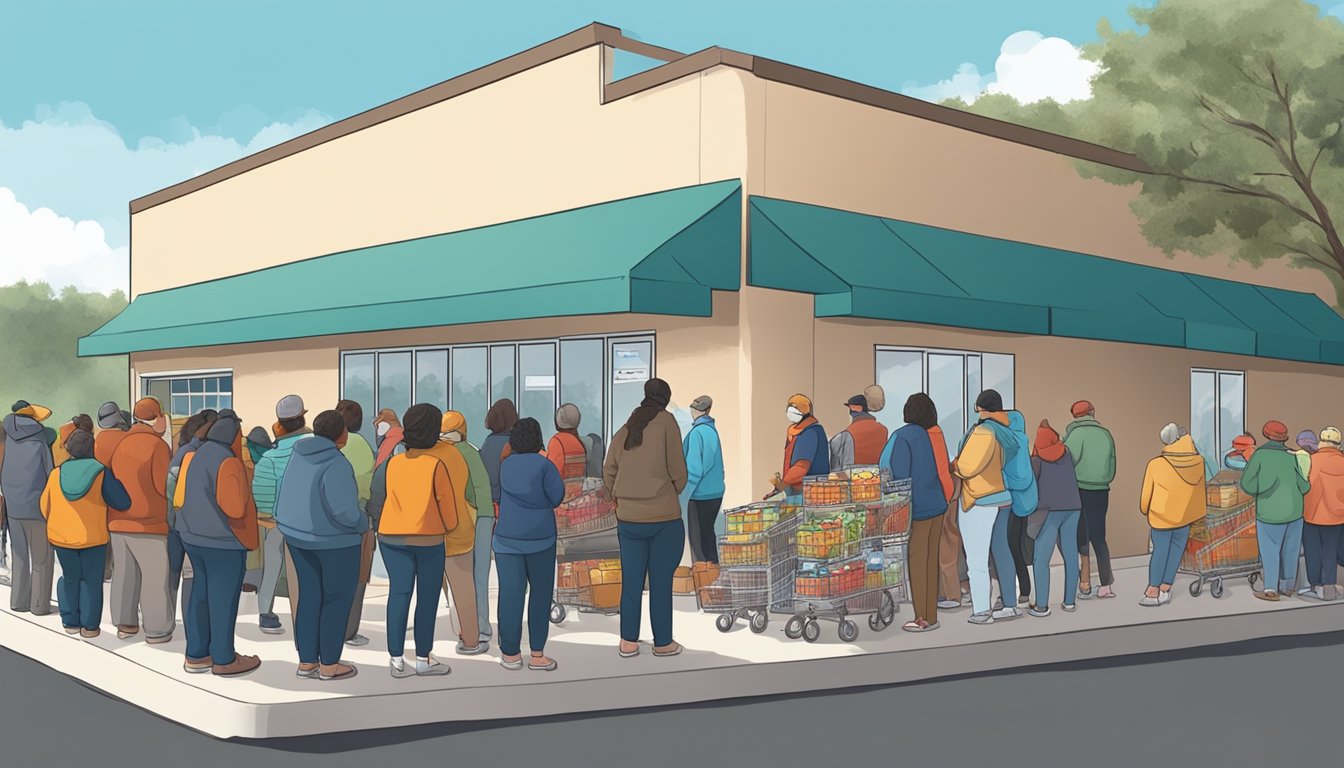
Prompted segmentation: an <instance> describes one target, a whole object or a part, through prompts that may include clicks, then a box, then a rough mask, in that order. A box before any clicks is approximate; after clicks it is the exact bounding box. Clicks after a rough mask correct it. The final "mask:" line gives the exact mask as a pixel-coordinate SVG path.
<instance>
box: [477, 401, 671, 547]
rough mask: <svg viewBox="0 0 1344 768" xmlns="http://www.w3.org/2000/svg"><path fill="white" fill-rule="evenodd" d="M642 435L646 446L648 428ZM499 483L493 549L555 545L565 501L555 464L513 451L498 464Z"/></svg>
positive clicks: (537, 456) (563, 488) (562, 485)
mask: <svg viewBox="0 0 1344 768" xmlns="http://www.w3.org/2000/svg"><path fill="white" fill-rule="evenodd" d="M654 423H657V422H656V420H655V422H654ZM649 426H650V427H652V426H653V425H652V424H650V425H649ZM644 437H645V442H644V445H645V446H647V445H648V438H649V434H648V432H647V430H646V431H645V435H644ZM613 443H614V445H618V444H620V443H615V440H613ZM614 445H613V447H614ZM499 483H500V498H499V522H497V523H495V538H494V549H495V551H496V552H502V553H504V554H511V555H530V554H533V553H536V552H542V551H545V550H546V549H549V548H550V547H553V546H555V508H556V507H557V506H559V505H560V502H562V501H564V500H565V481H564V480H562V479H561V478H560V473H559V472H558V471H557V470H556V468H555V465H554V464H552V463H551V462H550V460H549V459H547V458H546V457H545V456H542V455H540V454H536V453H517V454H513V455H511V456H509V457H508V458H507V459H505V460H504V461H503V463H501V464H500V467H499Z"/></svg>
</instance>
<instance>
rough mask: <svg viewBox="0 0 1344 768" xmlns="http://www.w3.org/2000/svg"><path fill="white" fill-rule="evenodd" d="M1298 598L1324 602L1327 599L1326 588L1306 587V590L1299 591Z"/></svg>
mask: <svg viewBox="0 0 1344 768" xmlns="http://www.w3.org/2000/svg"><path fill="white" fill-rule="evenodd" d="M1297 596H1298V597H1305V598H1307V599H1309V600H1324V599H1325V588H1324V587H1306V588H1305V589H1299V590H1298V591H1297Z"/></svg>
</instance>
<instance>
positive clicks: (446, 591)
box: [428, 411, 490, 656]
mask: <svg viewBox="0 0 1344 768" xmlns="http://www.w3.org/2000/svg"><path fill="white" fill-rule="evenodd" d="M465 423H466V419H464V418H462V414H460V413H455V412H452V411H449V412H448V413H445V414H443V418H442V419H440V421H439V441H438V442H437V443H435V444H434V447H433V448H430V449H429V451H428V453H429V454H430V455H432V456H434V457H436V458H437V459H438V460H439V461H441V462H443V466H444V468H445V469H447V470H448V480H449V481H450V482H451V483H452V484H453V503H454V505H455V506H456V507H457V512H458V514H457V527H456V528H454V529H452V530H451V531H449V532H448V535H447V536H444V537H443V554H444V558H443V598H444V599H445V600H448V602H449V604H450V605H451V604H452V603H456V604H457V610H456V612H455V614H454V615H455V617H456V619H457V637H458V641H457V652H458V653H459V654H461V655H463V656H475V655H476V654H478V653H485V652H486V651H487V650H489V648H490V646H489V645H488V644H487V643H483V642H481V639H480V631H481V628H480V624H479V617H478V616H477V615H476V582H475V580H474V578H473V571H474V566H475V563H476V559H475V554H474V553H475V549H476V509H475V507H474V505H472V503H471V502H470V501H469V500H468V498H467V494H468V493H469V492H471V468H470V467H469V466H468V465H467V457H466V456H463V455H462V451H460V450H458V447H457V445H456V444H455V443H456V440H455V439H454V436H455V435H458V434H460V432H458V430H460V429H462V428H463V427H464V425H465ZM450 595H451V597H450Z"/></svg>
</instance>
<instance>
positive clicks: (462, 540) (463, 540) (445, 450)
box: [426, 440, 476, 557]
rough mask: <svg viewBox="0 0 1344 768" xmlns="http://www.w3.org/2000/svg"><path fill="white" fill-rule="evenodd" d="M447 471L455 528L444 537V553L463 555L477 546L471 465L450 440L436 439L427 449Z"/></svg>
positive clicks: (451, 555) (449, 555)
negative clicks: (469, 495) (470, 494)
mask: <svg viewBox="0 0 1344 768" xmlns="http://www.w3.org/2000/svg"><path fill="white" fill-rule="evenodd" d="M426 453H429V454H431V455H432V456H434V457H435V458H437V459H438V460H439V461H441V462H443V466H444V468H445V469H447V470H448V481H449V482H450V483H452V484H453V506H454V507H455V508H456V509H457V527H455V528H453V529H452V530H451V531H449V532H448V534H447V535H446V536H444V537H443V553H444V554H445V555H447V556H448V557H453V556H455V555H465V554H468V553H470V552H471V551H472V549H473V548H475V546H476V515H475V514H473V513H474V509H473V508H472V506H471V499H470V498H468V494H469V493H471V467H469V466H468V465H467V457H465V456H463V455H462V452H461V451H459V450H458V449H457V446H456V445H454V444H453V443H450V442H447V441H445V440H439V441H438V442H437V443H435V444H434V447H433V448H429V449H427V450H426Z"/></svg>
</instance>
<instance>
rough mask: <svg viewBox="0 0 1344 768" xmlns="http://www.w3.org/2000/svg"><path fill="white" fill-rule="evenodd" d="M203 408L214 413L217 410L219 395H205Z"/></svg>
mask: <svg viewBox="0 0 1344 768" xmlns="http://www.w3.org/2000/svg"><path fill="white" fill-rule="evenodd" d="M205 407H206V408H209V409H211V410H214V411H218V410H219V395H206V396H205Z"/></svg>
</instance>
